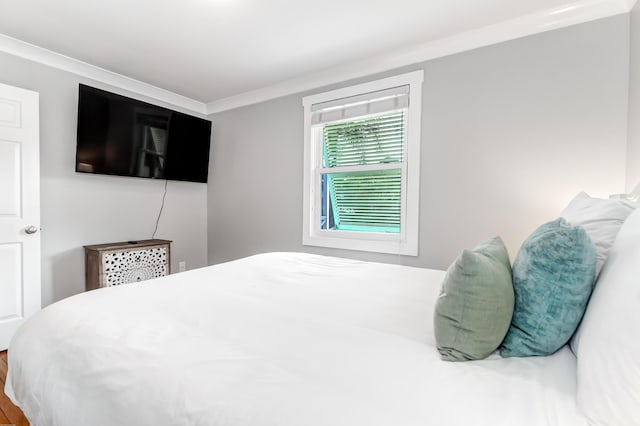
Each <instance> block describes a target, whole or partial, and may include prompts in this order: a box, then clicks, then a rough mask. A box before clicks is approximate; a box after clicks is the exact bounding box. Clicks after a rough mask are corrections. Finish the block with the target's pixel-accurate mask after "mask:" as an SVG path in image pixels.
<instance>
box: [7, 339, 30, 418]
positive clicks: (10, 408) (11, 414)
mask: <svg viewBox="0 0 640 426" xmlns="http://www.w3.org/2000/svg"><path fill="white" fill-rule="evenodd" d="M5 380H7V351H2V352H0V426H4V425H15V426H29V421H28V420H27V418H26V417H25V416H24V414H22V411H20V409H19V408H18V407H16V406H15V405H13V403H12V402H11V400H10V399H9V398H7V396H6V395H5V394H4V382H5Z"/></svg>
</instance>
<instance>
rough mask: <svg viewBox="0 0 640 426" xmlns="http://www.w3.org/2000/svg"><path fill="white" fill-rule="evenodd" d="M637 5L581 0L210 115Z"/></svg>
mask: <svg viewBox="0 0 640 426" xmlns="http://www.w3.org/2000/svg"><path fill="white" fill-rule="evenodd" d="M636 1H637V0H579V1H576V2H574V3H571V4H568V5H565V6H563V7H558V8H554V9H550V10H546V11H542V12H537V13H533V14H530V15H525V16H522V17H519V18H515V19H511V20H508V21H504V22H501V23H498V24H495V25H490V26H486V27H483V28H479V29H477V30H472V31H467V32H464V33H461V34H458V35H455V36H452V37H447V38H443V39H439V40H435V41H430V42H428V43H424V44H421V45H417V46H413V47H411V48H408V49H401V50H399V51H396V52H394V53H392V54H388V55H383V56H378V57H374V58H371V59H368V60H365V61H360V62H355V63H351V64H348V65H345V66H340V67H336V68H331V69H327V70H324V71H321V72H317V73H313V74H311V75H308V76H305V77H302V78H297V79H292V80H287V81H285V82H282V83H278V84H274V85H271V86H267V87H264V88H261V89H257V90H253V91H249V92H245V93H241V94H238V95H234V96H230V97H227V98H222V99H218V100H214V101H211V102H209V103H207V108H206V109H207V114H214V113H217V112H222V111H226V110H230V109H234V108H239V107H243V106H247V105H251V104H256V103H260V102H264V101H268V100H270V99H274V98H278V97H281V96H287V95H292V94H296V93H301V92H305V91H308V90H312V89H317V88H319V87H323V86H327V85H330V84H335V83H339V82H343V81H347V80H351V79H354V78H359V77H365V76H368V75H373V74H376V73H379V72H384V71H389V70H392V69H395V68H400V67H403V66H407V65H411V64H416V63H420V62H424V61H428V60H430V59H435V58H440V57H444V56H449V55H453V54H456V53H460V52H465V51H468V50H472V49H477V48H479V47H484V46H488V45H492V44H496V43H501V42H504V41H509V40H514V39H517V38H521V37H526V36H529V35H533V34H538V33H542V32H546V31H551V30H556V29H560V28H564V27H569V26H572V25H577V24H581V23H585V22H589V21H594V20H596V19H601V18H606V17H609V16H614V15H619V14H623V13H628V12H629V11H630V10H631V9H632V8H633V5H634V4H635V2H636Z"/></svg>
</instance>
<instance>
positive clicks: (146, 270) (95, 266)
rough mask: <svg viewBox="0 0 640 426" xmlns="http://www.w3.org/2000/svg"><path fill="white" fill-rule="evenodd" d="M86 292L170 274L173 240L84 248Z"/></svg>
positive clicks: (97, 245) (143, 241) (98, 245)
mask: <svg viewBox="0 0 640 426" xmlns="http://www.w3.org/2000/svg"><path fill="white" fill-rule="evenodd" d="M84 255H85V277H86V282H85V286H86V289H87V290H94V289H96V288H101V287H111V286H115V285H121V284H128V283H134V282H138V281H144V280H148V279H151V278H157V277H163V276H165V275H168V274H170V273H171V241H169V240H141V241H136V242H135V243H133V242H121V243H110V244H96V245H91V246H84Z"/></svg>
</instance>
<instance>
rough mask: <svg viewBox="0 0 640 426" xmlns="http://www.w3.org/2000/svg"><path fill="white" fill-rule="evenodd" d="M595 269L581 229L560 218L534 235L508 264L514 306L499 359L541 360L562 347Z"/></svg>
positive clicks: (593, 255) (574, 324)
mask: <svg viewBox="0 0 640 426" xmlns="http://www.w3.org/2000/svg"><path fill="white" fill-rule="evenodd" d="M595 269H596V250H595V247H594V245H593V243H592V242H591V239H590V238H589V235H587V232H586V231H585V230H584V228H582V227H581V226H571V225H569V224H568V223H567V221H566V220H564V219H562V218H560V219H557V220H554V221H552V222H549V223H545V224H544V225H542V226H541V227H539V228H538V229H536V230H535V231H534V232H533V234H531V235H530V236H529V238H527V239H526V241H525V242H524V243H523V244H522V247H521V248H520V251H519V252H518V255H517V256H516V260H515V262H514V263H513V287H514V291H515V295H516V304H515V310H514V312H513V319H512V323H511V328H510V329H509V333H508V334H507V337H505V339H504V342H503V343H502V348H501V349H500V355H502V356H503V357H513V356H536V355H542V356H544V355H551V354H552V353H554V352H555V351H557V350H558V349H560V348H561V347H562V346H564V344H565V343H567V341H568V340H569V339H570V338H571V335H572V334H573V332H574V331H575V330H576V327H578V324H579V323H580V320H581V319H582V316H583V314H584V311H585V309H586V307H587V302H588V301H589V297H590V296H591V289H592V283H593V277H594V274H595Z"/></svg>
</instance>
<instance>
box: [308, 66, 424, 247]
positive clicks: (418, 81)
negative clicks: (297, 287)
mask: <svg viewBox="0 0 640 426" xmlns="http://www.w3.org/2000/svg"><path fill="white" fill-rule="evenodd" d="M423 81H424V71H422V70H420V71H414V72H410V73H406V74H401V75H396V76H393V77H389V78H383V79H380V80H375V81H371V82H368V83H363V84H358V85H355V86H350V87H345V88H342V89H337V90H332V91H329V92H324V93H318V94H315V95H311V96H306V97H304V98H303V99H302V105H303V107H304V179H303V181H304V192H303V203H304V206H303V219H302V223H303V233H302V244H303V245H307V246H317V247H330V248H338V249H347V250H360V251H369V252H377V253H392V254H400V255H407V256H417V255H418V241H419V235H418V231H419V229H418V228H419V207H420V135H421V128H420V127H421V121H422V120H421V117H422V83H423ZM406 85H408V86H409V107H408V111H407V115H406V120H407V121H406V127H405V132H406V137H405V147H404V163H403V168H402V189H401V194H402V195H401V197H402V200H401V225H400V232H399V233H398V234H391V233H379V232H360V231H342V230H322V229H320V215H319V210H318V209H319V208H320V194H319V191H320V183H319V181H320V170H321V169H322V136H321V135H319V132H317V131H316V135H314V128H313V126H312V123H311V119H312V106H313V105H315V104H319V103H323V102H329V101H333V100H338V99H343V98H348V97H351V96H357V95H362V94H366V93H371V92H376V91H380V90H385V89H389V88H393V87H400V86H406ZM316 130H317V129H316ZM380 167H383V168H384V167H386V166H385V165H380Z"/></svg>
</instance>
